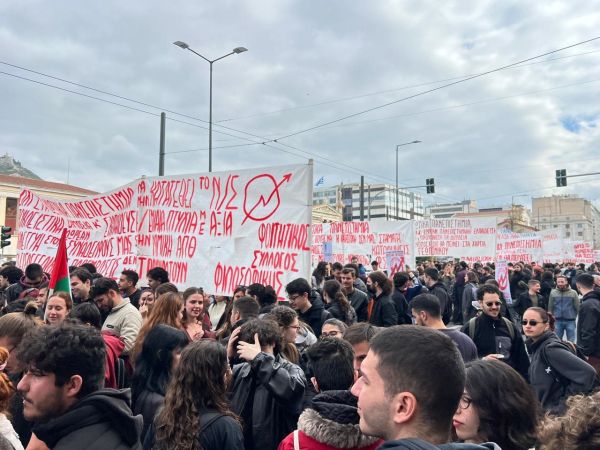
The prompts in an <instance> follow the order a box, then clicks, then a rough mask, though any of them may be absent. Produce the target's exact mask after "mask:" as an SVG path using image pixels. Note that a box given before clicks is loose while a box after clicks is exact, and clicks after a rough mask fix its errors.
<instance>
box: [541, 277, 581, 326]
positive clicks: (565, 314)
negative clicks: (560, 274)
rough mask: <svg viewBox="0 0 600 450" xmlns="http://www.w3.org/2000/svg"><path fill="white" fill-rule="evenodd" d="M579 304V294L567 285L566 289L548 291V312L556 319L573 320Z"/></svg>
mask: <svg viewBox="0 0 600 450" xmlns="http://www.w3.org/2000/svg"><path fill="white" fill-rule="evenodd" d="M579 305H580V300H579V296H578V295H577V292H575V291H574V290H573V289H571V287H570V286H569V285H567V289H564V290H561V289H553V290H552V291H551V292H550V297H549V298H548V312H551V313H552V314H553V315H554V317H555V318H556V320H575V319H576V318H577V313H578V312H579Z"/></svg>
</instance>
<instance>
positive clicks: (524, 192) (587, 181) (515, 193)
mask: <svg viewBox="0 0 600 450" xmlns="http://www.w3.org/2000/svg"><path fill="white" fill-rule="evenodd" d="M599 180H600V178H593V179H591V180H585V181H577V182H575V183H569V186H573V185H575V184H581V183H589V182H592V181H599ZM554 188H556V186H548V187H543V188H538V189H529V190H527V191H521V192H511V193H508V194H502V195H495V196H493V197H485V198H476V199H475V201H477V202H478V201H481V200H490V199H492V198H499V197H507V196H510V195H518V194H527V193H528V192H536V191H544V190H546V189H554Z"/></svg>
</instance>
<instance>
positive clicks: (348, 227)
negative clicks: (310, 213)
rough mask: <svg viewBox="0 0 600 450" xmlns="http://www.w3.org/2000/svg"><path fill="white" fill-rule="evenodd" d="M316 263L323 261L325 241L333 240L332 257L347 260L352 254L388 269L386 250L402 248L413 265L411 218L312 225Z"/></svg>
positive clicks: (345, 262) (365, 261) (380, 267)
mask: <svg viewBox="0 0 600 450" xmlns="http://www.w3.org/2000/svg"><path fill="white" fill-rule="evenodd" d="M312 235H313V245H312V254H313V264H314V265H316V263H317V262H318V261H322V260H323V258H324V255H323V242H332V243H333V261H334V262H340V263H342V264H347V263H349V262H351V260H352V258H353V257H356V258H357V259H358V262H359V263H360V264H362V265H363V266H365V267H369V266H370V264H371V261H377V262H378V263H379V269H381V270H387V261H386V257H385V255H386V252H388V251H395V250H402V251H404V257H405V260H406V261H407V263H409V264H411V265H413V267H414V260H415V256H414V250H413V248H414V235H413V229H412V221H410V220H399V221H389V222H388V221H374V222H335V223H324V224H316V225H313V233H312Z"/></svg>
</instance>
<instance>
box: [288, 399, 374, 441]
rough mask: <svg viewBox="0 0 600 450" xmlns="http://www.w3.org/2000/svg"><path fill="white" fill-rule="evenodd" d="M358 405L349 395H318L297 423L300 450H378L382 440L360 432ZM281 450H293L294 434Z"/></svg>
mask: <svg viewBox="0 0 600 450" xmlns="http://www.w3.org/2000/svg"><path fill="white" fill-rule="evenodd" d="M357 402H358V399H357V398H356V397H354V396H353V395H352V394H351V393H350V392H349V391H326V392H323V393H321V394H319V395H317V396H316V397H315V398H314V399H313V403H312V407H311V408H310V409H307V410H306V411H304V412H303V413H302V415H301V416H300V419H299V420H298V442H299V444H300V450H335V449H347V450H358V449H360V450H375V449H376V448H377V447H378V446H379V445H381V444H382V443H383V441H382V440H381V439H377V438H375V437H371V436H366V435H364V434H363V433H362V432H361V431H360V427H359V425H358V423H359V421H360V416H359V415H358V412H357ZM279 450H294V433H292V434H290V435H289V436H288V437H286V438H285V439H284V440H283V441H282V442H281V444H280V445H279Z"/></svg>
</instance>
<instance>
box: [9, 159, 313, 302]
mask: <svg viewBox="0 0 600 450" xmlns="http://www.w3.org/2000/svg"><path fill="white" fill-rule="evenodd" d="M19 208H20V211H19V241H18V253H17V264H18V265H19V266H20V267H25V266H26V265H27V264H30V263H33V262H36V263H39V264H41V265H42V267H43V268H44V270H45V271H51V269H52V264H53V261H54V256H55V254H56V247H57V245H58V240H59V237H60V234H61V232H62V230H63V229H64V228H67V229H68V235H67V252H68V256H69V264H70V265H75V266H79V265H81V264H83V263H87V262H91V263H93V264H94V265H95V266H96V268H97V270H98V272H99V273H102V274H103V275H104V276H107V277H111V278H118V277H119V276H120V273H121V272H122V271H123V270H125V269H132V270H136V271H137V272H138V273H139V274H140V278H141V280H142V281H141V282H142V283H143V282H144V280H145V276H146V273H147V272H148V270H149V269H151V268H153V267H163V268H165V269H166V270H167V271H168V272H169V276H170V279H171V281H172V282H173V283H175V284H176V285H177V286H178V287H179V288H180V289H183V288H185V287H188V286H202V287H203V288H204V289H205V290H206V291H207V292H209V293H211V294H220V295H231V294H232V293H233V291H234V290H235V288H236V286H238V285H249V284H251V283H262V284H265V285H266V284H269V285H271V286H273V288H274V289H275V291H276V292H277V295H278V296H279V298H284V288H285V285H286V284H287V283H288V282H290V281H291V280H293V279H295V278H298V277H304V278H307V277H309V276H310V250H311V248H310V243H311V222H312V165H295V166H284V167H273V168H267V169H248V170H239V171H235V172H217V173H209V174H195V175H178V176H171V177H149V178H144V179H141V180H136V181H134V182H131V183H129V184H127V185H125V186H122V187H121V188H119V189H116V190H114V191H111V192H109V193H106V194H100V195H96V196H91V197H86V198H83V199H79V200H75V201H56V200H50V199H47V198H44V197H41V196H38V195H36V194H34V193H33V192H31V191H29V190H23V191H22V192H21V198H20V204H19Z"/></svg>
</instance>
